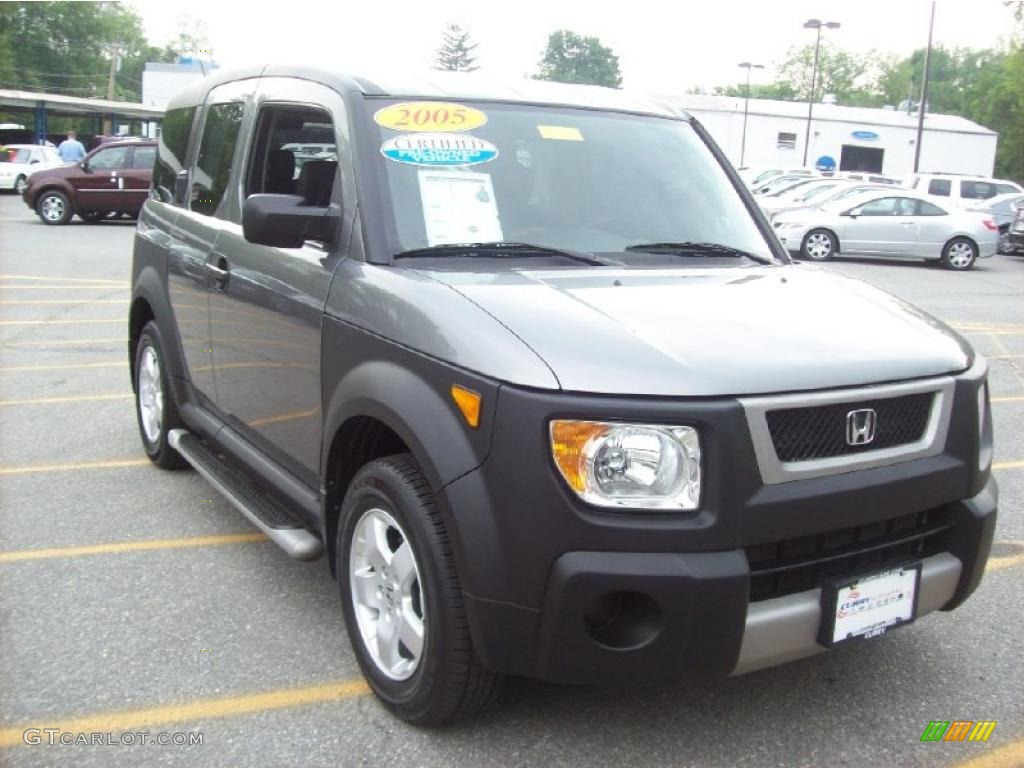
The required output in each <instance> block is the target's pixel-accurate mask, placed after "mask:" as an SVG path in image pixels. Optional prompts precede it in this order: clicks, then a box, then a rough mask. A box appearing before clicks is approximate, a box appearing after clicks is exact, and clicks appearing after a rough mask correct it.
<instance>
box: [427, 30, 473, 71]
mask: <svg viewBox="0 0 1024 768" xmlns="http://www.w3.org/2000/svg"><path fill="white" fill-rule="evenodd" d="M476 45H477V44H476V43H473V44H470V42H469V32H467V31H466V30H464V29H463V28H462V27H460V26H459V25H458V24H454V23H450V24H448V25H447V26H445V28H444V30H443V31H442V32H441V47H440V48H438V49H437V58H436V59H435V60H434V64H435V68H436V69H444V70H448V71H449V72H472V71H474V70H476V69H479V67H477V66H476V56H474V55H473V51H475V50H476Z"/></svg>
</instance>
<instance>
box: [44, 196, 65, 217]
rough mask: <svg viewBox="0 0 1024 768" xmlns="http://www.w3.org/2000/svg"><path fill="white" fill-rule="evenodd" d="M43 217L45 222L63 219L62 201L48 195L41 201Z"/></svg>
mask: <svg viewBox="0 0 1024 768" xmlns="http://www.w3.org/2000/svg"><path fill="white" fill-rule="evenodd" d="M42 209H43V216H44V217H45V218H46V220H47V221H60V220H61V219H62V218H64V201H63V200H61V199H60V198H59V197H57V196H56V195H48V196H47V197H45V198H44V199H43V205H42Z"/></svg>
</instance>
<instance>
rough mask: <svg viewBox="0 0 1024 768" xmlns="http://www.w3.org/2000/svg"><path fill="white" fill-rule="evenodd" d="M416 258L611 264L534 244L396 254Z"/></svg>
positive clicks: (467, 245)
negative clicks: (551, 258) (540, 259)
mask: <svg viewBox="0 0 1024 768" xmlns="http://www.w3.org/2000/svg"><path fill="white" fill-rule="evenodd" d="M414 256H483V257H485V258H489V259H518V258H522V257H529V256H561V257H563V258H566V259H572V260H573V261H578V262H580V263H581V264H590V265H591V266H596V267H603V266H607V265H608V263H609V262H606V261H603V260H601V259H599V258H597V257H596V256H590V255H588V254H585V253H579V252H577V251H567V250H565V249H563V248H551V247H550V246H547V245H534V244H533V243H506V242H501V241H497V242H491V243H441V244H439V245H430V246H427V247H426V248H411V249H409V250H408V251H402V252H401V253H396V254H395V255H394V258H396V259H404V258H409V257H414Z"/></svg>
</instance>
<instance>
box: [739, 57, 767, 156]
mask: <svg viewBox="0 0 1024 768" xmlns="http://www.w3.org/2000/svg"><path fill="white" fill-rule="evenodd" d="M740 66H741V67H742V68H743V69H745V70H747V92H746V93H745V94H744V96H743V138H742V139H740V168H742V167H743V160H744V158H745V157H746V155H747V114H748V113H749V112H750V70H751V69H764V64H751V63H750V62H749V61H744V62H741V63H740Z"/></svg>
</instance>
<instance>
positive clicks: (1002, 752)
mask: <svg viewBox="0 0 1024 768" xmlns="http://www.w3.org/2000/svg"><path fill="white" fill-rule="evenodd" d="M1022 765H1024V739H1021V740H1020V741H1015V742H1013V743H1012V744H1007V745H1006V746H1005V747H999V748H998V749H992V750H989V751H987V752H983V753H982V754H980V755H978V756H977V757H972V758H971V759H970V760H965V761H963V762H962V763H956V764H954V765H953V766H952V768H1020V766H1022Z"/></svg>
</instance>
